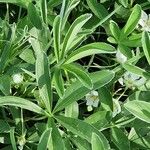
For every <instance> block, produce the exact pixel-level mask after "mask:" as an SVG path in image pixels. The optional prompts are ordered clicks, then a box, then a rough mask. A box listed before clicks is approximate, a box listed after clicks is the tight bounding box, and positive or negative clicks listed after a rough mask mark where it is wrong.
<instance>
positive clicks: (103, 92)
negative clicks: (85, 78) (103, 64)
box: [98, 87, 113, 111]
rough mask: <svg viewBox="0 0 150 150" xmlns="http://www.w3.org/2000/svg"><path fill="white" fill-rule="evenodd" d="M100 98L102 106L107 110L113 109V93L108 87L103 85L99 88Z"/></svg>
mask: <svg viewBox="0 0 150 150" xmlns="http://www.w3.org/2000/svg"><path fill="white" fill-rule="evenodd" d="M98 95H99V99H100V101H101V106H102V107H103V108H104V109H105V110H107V111H113V101H112V94H111V93H110V91H109V90H108V88H107V87H102V88H99V89H98Z"/></svg>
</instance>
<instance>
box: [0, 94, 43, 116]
mask: <svg viewBox="0 0 150 150" xmlns="http://www.w3.org/2000/svg"><path fill="white" fill-rule="evenodd" d="M0 106H16V107H20V108H23V109H27V110H30V111H33V112H35V113H38V114H41V115H45V111H44V110H43V109H42V108H41V107H39V106H38V105H36V104H34V103H33V102H30V101H29V100H26V99H23V98H19V97H15V96H4V97H0Z"/></svg>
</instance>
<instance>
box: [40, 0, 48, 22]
mask: <svg viewBox="0 0 150 150" xmlns="http://www.w3.org/2000/svg"><path fill="white" fill-rule="evenodd" d="M41 14H42V19H43V22H44V23H45V24H47V0H41Z"/></svg>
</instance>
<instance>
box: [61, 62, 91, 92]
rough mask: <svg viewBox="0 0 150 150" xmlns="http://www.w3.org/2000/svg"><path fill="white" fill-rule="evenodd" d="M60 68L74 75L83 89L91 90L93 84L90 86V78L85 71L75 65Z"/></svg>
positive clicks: (65, 65)
mask: <svg viewBox="0 0 150 150" xmlns="http://www.w3.org/2000/svg"><path fill="white" fill-rule="evenodd" d="M62 67H63V69H65V70H67V71H69V72H71V73H72V74H74V75H75V76H76V77H77V78H78V79H79V80H80V81H81V83H82V84H83V85H84V86H85V87H87V88H89V89H92V87H93V84H92V81H91V78H90V76H89V75H88V73H86V72H85V71H83V70H82V69H80V68H79V67H78V66H76V65H75V64H64V65H63V66H62Z"/></svg>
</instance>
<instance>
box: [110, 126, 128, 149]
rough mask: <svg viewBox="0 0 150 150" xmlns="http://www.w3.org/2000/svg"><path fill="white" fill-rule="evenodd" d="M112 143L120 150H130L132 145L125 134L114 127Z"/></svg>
mask: <svg viewBox="0 0 150 150" xmlns="http://www.w3.org/2000/svg"><path fill="white" fill-rule="evenodd" d="M111 133H112V141H113V143H114V144H115V145H116V146H117V147H118V148H119V150H130V143H129V140H128V138H127V137H126V135H125V134H124V132H123V131H122V130H121V129H119V128H117V127H114V128H112V129H111Z"/></svg>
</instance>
